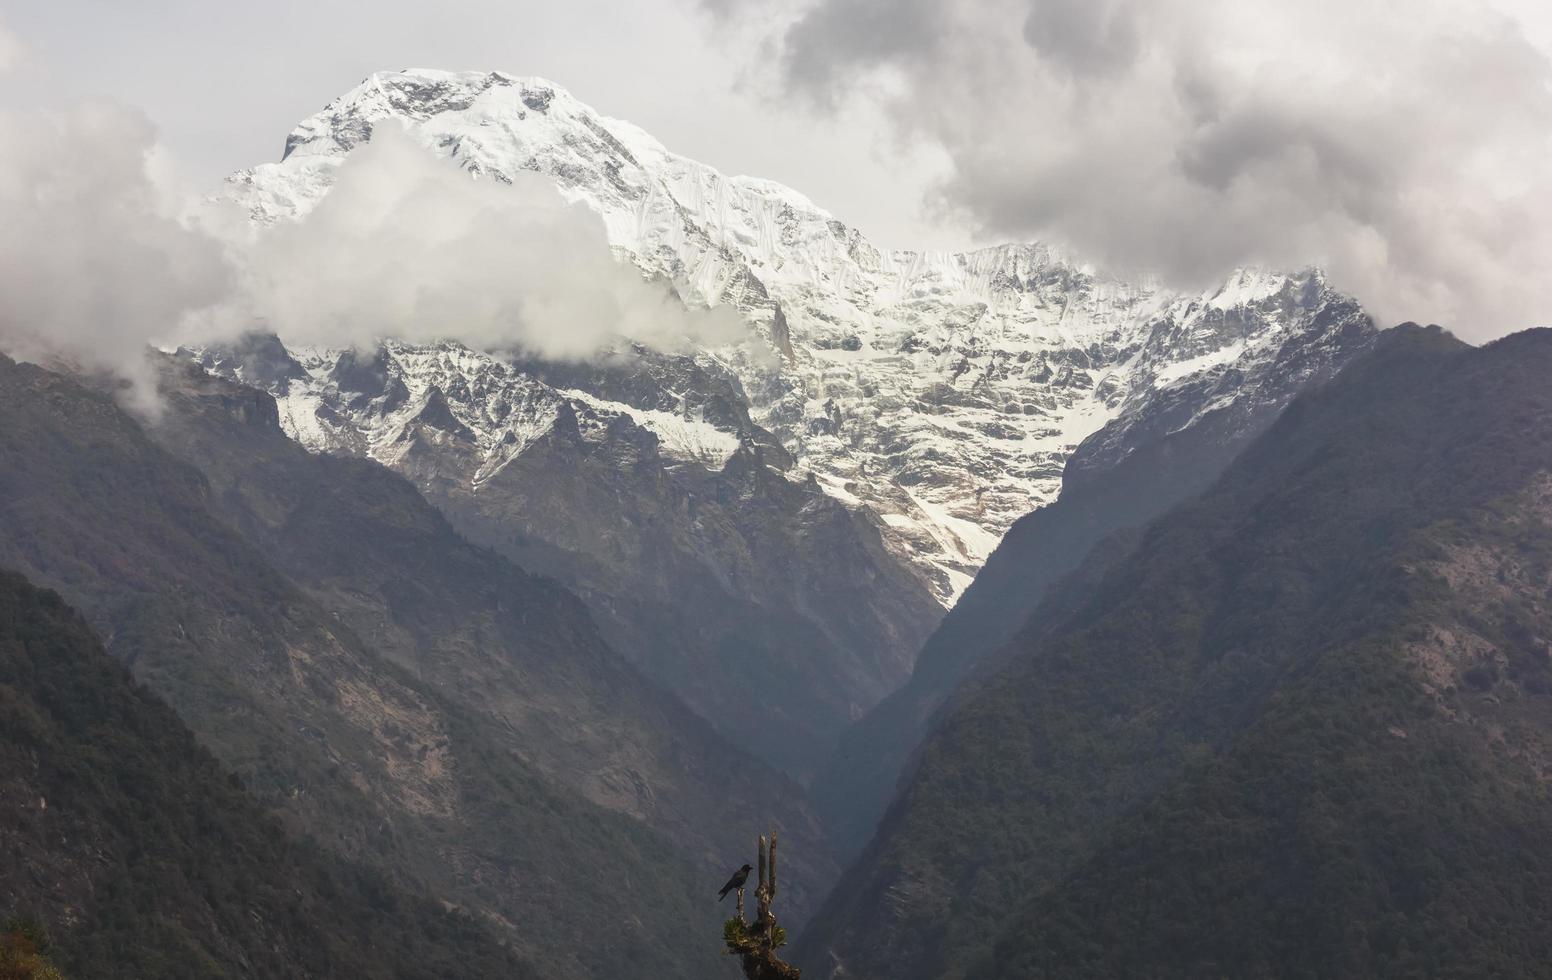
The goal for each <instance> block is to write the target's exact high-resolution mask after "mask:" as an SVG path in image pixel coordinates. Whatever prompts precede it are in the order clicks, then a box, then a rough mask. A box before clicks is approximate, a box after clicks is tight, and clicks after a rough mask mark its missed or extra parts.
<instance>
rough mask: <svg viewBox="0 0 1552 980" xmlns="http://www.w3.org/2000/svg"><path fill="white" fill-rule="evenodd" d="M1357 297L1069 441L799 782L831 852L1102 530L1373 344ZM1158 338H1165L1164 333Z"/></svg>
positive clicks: (1201, 480) (1190, 479)
mask: <svg viewBox="0 0 1552 980" xmlns="http://www.w3.org/2000/svg"><path fill="white" fill-rule="evenodd" d="M1375 337H1376V333H1375V330H1374V327H1373V324H1372V323H1371V322H1370V320H1369V319H1368V317H1367V316H1365V315H1364V314H1363V311H1362V310H1361V309H1359V308H1358V306H1357V304H1355V303H1352V302H1351V301H1349V300H1345V299H1334V300H1331V301H1330V302H1328V303H1327V304H1326V305H1324V306H1322V307H1320V308H1319V312H1318V314H1317V315H1316V316H1315V317H1314V318H1313V320H1312V321H1311V322H1310V323H1309V324H1308V325H1307V326H1306V329H1304V330H1302V331H1297V332H1292V333H1290V334H1289V335H1288V336H1287V337H1286V338H1285V340H1284V342H1283V344H1282V345H1281V347H1280V348H1278V349H1277V351H1276V353H1275V355H1274V356H1272V357H1270V358H1269V359H1268V360H1267V362H1266V363H1264V364H1261V365H1260V366H1259V367H1258V368H1257V369H1255V370H1249V369H1247V368H1246V367H1245V366H1243V365H1235V366H1230V367H1228V368H1227V369H1224V370H1220V371H1209V372H1206V373H1204V374H1203V375H1201V376H1198V377H1194V378H1191V379H1189V380H1186V381H1183V382H1181V383H1179V384H1176V385H1173V386H1170V387H1167V388H1164V389H1161V390H1159V391H1153V392H1150V393H1149V394H1148V396H1147V397H1139V398H1137V399H1135V401H1134V402H1133V403H1131V404H1129V405H1128V407H1127V409H1126V411H1124V412H1123V413H1122V414H1121V415H1120V416H1119V417H1118V418H1117V419H1116V420H1115V421H1113V422H1111V423H1110V424H1109V425H1107V426H1105V428H1103V429H1102V430H1100V431H1099V432H1097V433H1095V434H1094V435H1093V436H1091V437H1090V438H1088V439H1087V440H1085V441H1084V442H1083V444H1082V445H1080V446H1079V447H1078V449H1077V451H1076V452H1075V453H1074V454H1073V456H1072V458H1071V459H1070V460H1069V462H1068V464H1067V472H1066V475H1065V477H1064V480H1063V486H1062V493H1061V497H1060V498H1058V499H1057V500H1056V501H1055V502H1054V503H1051V504H1047V505H1046V506H1044V507H1042V508H1040V509H1039V510H1037V511H1034V512H1033V513H1031V514H1029V515H1027V516H1025V517H1023V518H1021V519H1020V520H1019V521H1018V522H1017V523H1015V524H1014V525H1013V527H1012V528H1011V529H1010V530H1009V531H1008V534H1007V536H1006V537H1004V538H1003V540H1002V543H1001V544H999V545H998V546H997V550H996V551H994V552H993V553H992V555H991V557H990V558H989V559H988V560H987V562H986V566H985V567H984V568H983V569H981V572H980V574H979V575H977V576H976V579H975V582H974V583H973V584H972V585H971V586H970V588H969V589H967V590H966V591H965V594H964V597H963V598H961V599H960V600H959V603H958V604H957V605H956V606H955V607H954V608H953V609H951V610H949V612H948V615H947V616H945V617H944V619H943V622H942V623H941V624H940V626H939V627H938V629H937V630H936V631H934V632H933V634H932V636H931V638H930V639H929V640H928V641H927V643H926V645H925V647H923V649H922V652H921V656H920V657H919V658H918V659H917V662H916V668H915V672H914V673H913V674H912V676H911V679H910V681H909V682H907V683H906V685H905V686H904V687H902V688H901V689H900V690H899V691H897V692H895V693H894V694H892V695H891V696H890V697H889V698H887V699H885V700H884V701H883V702H882V703H881V704H879V705H878V707H876V708H875V709H873V711H871V712H870V713H869V714H868V715H867V716H866V717H864V718H863V719H862V720H861V721H859V722H858V723H857V724H856V725H854V726H853V727H852V728H851V729H849V730H848V731H847V732H846V734H845V735H844V736H843V737H842V739H841V742H840V745H839V748H838V749H837V751H836V753H835V754H834V756H833V757H832V758H831V759H830V760H829V762H828V763H827V765H826V766H825V767H824V769H823V770H821V772H820V774H819V776H818V777H817V778H816V780H815V781H814V783H813V785H812V787H811V793H812V795H813V798H814V801H815V804H816V805H817V806H818V807H819V808H820V810H821V813H822V815H823V817H824V819H825V823H826V826H827V827H828V828H829V829H830V834H831V837H832V839H833V840H834V841H835V842H836V845H837V847H838V848H839V849H840V850H841V852H842V855H843V857H850V856H852V855H855V854H856V853H857V852H858V851H859V850H860V849H861V848H862V846H863V845H864V844H865V843H866V842H867V840H868V838H869V837H870V836H871V835H872V833H873V830H874V828H875V827H876V825H877V823H878V819H879V817H880V816H881V815H882V814H883V812H884V809H885V807H886V806H888V804H889V801H890V799H891V798H892V797H893V795H894V793H895V791H896V789H897V786H898V783H899V780H900V778H901V774H902V770H907V769H908V763H907V760H908V759H909V757H910V755H911V752H912V751H913V750H914V749H915V748H916V747H917V746H918V745H920V744H921V743H922V740H923V739H924V738H925V737H926V735H927V733H928V732H929V731H930V729H931V727H932V724H933V719H934V718H935V717H936V714H937V712H938V709H939V708H940V707H941V706H942V705H943V703H944V702H945V701H946V700H947V699H948V698H949V696H950V695H951V694H952V692H953V691H954V689H955V688H956V687H957V686H958V685H959V684H960V683H961V682H963V681H964V680H965V678H966V677H968V676H970V675H971V673H972V672H974V671H975V670H976V669H977V667H978V666H980V665H981V664H982V663H983V662H985V661H987V660H988V659H992V658H994V655H995V654H996V653H997V651H998V650H999V649H1001V648H1002V647H1003V646H1004V645H1005V644H1006V643H1007V642H1008V641H1009V640H1010V639H1011V638H1012V637H1013V636H1014V634H1015V633H1017V632H1018V631H1019V629H1020V628H1021V627H1023V626H1024V624H1025V623H1026V621H1028V619H1029V618H1030V616H1031V615H1033V614H1035V612H1036V611H1037V610H1038V609H1039V608H1040V606H1041V604H1042V603H1043V602H1044V601H1045V599H1046V597H1047V595H1048V593H1049V592H1050V590H1051V589H1052V588H1053V586H1054V585H1055V584H1056V583H1057V582H1059V581H1061V580H1062V578H1063V577H1064V576H1067V575H1069V574H1070V573H1072V572H1074V570H1076V569H1077V568H1078V567H1079V566H1080V564H1082V563H1083V561H1084V559H1085V558H1086V557H1087V556H1088V555H1089V554H1090V552H1091V550H1092V549H1094V547H1095V546H1096V545H1097V544H1099V543H1100V542H1101V541H1103V540H1104V539H1105V538H1106V537H1107V536H1109V535H1111V534H1114V533H1116V532H1118V531H1121V530H1123V529H1127V528H1136V527H1140V526H1142V525H1144V524H1146V523H1147V522H1148V521H1150V520H1152V519H1153V518H1156V517H1158V516H1159V515H1160V514H1163V513H1164V512H1165V511H1167V510H1169V509H1170V508H1171V507H1173V506H1175V505H1176V504H1178V503H1180V502H1181V501H1183V500H1185V499H1187V498H1188V497H1190V496H1192V495H1194V494H1196V493H1199V492H1201V491H1202V490H1204V489H1206V488H1207V487H1208V486H1209V485H1210V484H1211V483H1212V482H1213V481H1214V480H1215V479H1217V477H1218V476H1219V474H1221V473H1222V472H1223V470H1224V468H1225V467H1226V466H1228V465H1229V463H1230V461H1232V460H1233V459H1234V457H1235V455H1236V454H1238V453H1239V452H1240V450H1242V449H1243V448H1244V447H1245V446H1246V445H1248V444H1249V443H1250V441H1251V440H1252V439H1254V438H1255V437H1256V436H1257V435H1259V434H1260V433H1261V432H1263V431H1264V430H1265V429H1266V428H1267V427H1268V426H1270V425H1271V424H1272V422H1273V421H1274V420H1275V419H1276V418H1277V416H1278V414H1279V413H1280V412H1281V411H1282V410H1283V408H1284V407H1285V406H1286V405H1287V404H1288V403H1289V402H1290V401H1291V400H1292V399H1293V398H1294V397H1295V396H1296V395H1298V393H1299V392H1301V391H1303V390H1306V389H1308V388H1312V387H1315V386H1318V385H1320V384H1322V383H1324V382H1325V381H1326V380H1328V379H1329V378H1330V377H1331V376H1332V375H1333V374H1335V373H1336V372H1337V371H1338V370H1340V369H1341V368H1342V366H1343V365H1345V364H1347V363H1348V362H1349V361H1350V360H1352V359H1353V358H1354V357H1357V356H1359V355H1360V354H1362V353H1363V352H1365V351H1367V350H1368V349H1369V348H1370V346H1371V345H1372V344H1373V343H1374V340H1375ZM1154 342H1155V343H1156V344H1158V345H1159V346H1161V347H1168V346H1169V345H1171V344H1174V343H1177V342H1178V338H1174V337H1172V336H1169V335H1168V334H1167V333H1166V334H1164V335H1162V336H1159V337H1156V338H1155V340H1154Z"/></svg>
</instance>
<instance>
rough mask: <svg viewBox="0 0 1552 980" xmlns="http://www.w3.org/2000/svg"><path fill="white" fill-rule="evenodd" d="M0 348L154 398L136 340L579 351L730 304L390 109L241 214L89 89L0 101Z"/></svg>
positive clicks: (668, 334)
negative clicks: (484, 175)
mask: <svg viewBox="0 0 1552 980" xmlns="http://www.w3.org/2000/svg"><path fill="white" fill-rule="evenodd" d="M0 143H3V144H4V145H5V146H6V147H7V148H8V152H7V153H6V155H5V157H4V158H3V159H0V297H3V298H0V350H5V351H7V352H9V353H11V354H13V355H15V356H19V357H22V358H25V359H49V358H55V357H64V358H66V359H68V360H70V361H73V362H76V363H79V364H81V365H82V366H84V367H87V368H89V369H96V370H111V371H115V372H118V373H120V374H121V375H123V376H124V377H125V378H127V379H128V380H129V381H130V388H129V395H130V401H131V402H132V403H133V404H135V405H137V406H138V407H140V408H142V409H143V410H146V411H155V409H156V402H155V398H154V395H153V394H152V387H151V386H150V384H149V381H148V375H147V374H146V372H145V369H144V367H143V364H142V361H143V354H144V351H145V349H146V346H147V345H148V344H166V343H177V342H180V341H183V340H185V339H189V338H198V339H200V340H202V341H210V340H213V339H221V338H230V337H235V336H238V335H240V334H241V333H243V332H244V331H247V330H251V329H253V328H254V326H255V325H256V324H266V325H269V326H270V327H271V328H272V329H278V330H283V331H284V332H285V333H286V335H287V336H288V337H291V338H293V339H294V340H295V341H296V342H298V343H311V344H318V345H323V346H330V347H350V346H370V345H371V344H373V343H375V341H376V340H377V339H379V338H381V337H384V336H394V337H399V338H402V339H405V340H411V341H418V342H428V341H433V340H438V339H442V338H445V337H453V336H456V337H457V338H458V339H460V340H462V341H465V342H467V343H470V344H473V345H475V346H478V347H482V348H486V349H505V348H512V349H518V350H522V351H524V352H527V353H531V354H536V355H539V356H542V357H547V358H556V359H573V360H585V359H587V358H589V357H591V356H592V355H594V354H596V353H598V352H599V351H601V350H603V349H604V348H606V347H609V346H610V345H612V344H615V343H617V342H619V341H620V340H621V339H622V338H623V339H626V340H631V341H635V342H637V343H641V344H645V345H647V346H649V347H652V348H655V349H660V350H679V349H681V348H684V347H685V346H687V345H692V344H718V343H727V342H733V341H736V340H738V339H740V338H741V337H743V336H744V335H745V330H746V328H745V327H744V325H743V323H742V321H741V320H740V319H739V317H738V315H737V313H735V312H734V311H732V310H730V309H711V310H706V309H700V310H687V309H686V308H685V306H684V304H683V302H682V301H681V300H680V299H679V297H678V296H677V295H676V294H675V293H674V292H673V290H672V288H671V287H670V286H669V285H667V284H666V283H661V282H648V281H646V280H644V279H643V278H642V277H641V276H640V274H639V273H637V272H636V271H635V270H634V269H632V268H630V267H629V266H626V265H623V264H621V263H619V262H618V261H616V260H615V257H614V254H613V252H612V251H611V249H610V246H609V242H608V240H607V238H606V236H605V233H604V229H603V225H602V222H601V221H600V220H599V218H598V216H597V215H596V214H593V213H592V212H590V211H588V210H586V209H585V208H582V207H578V206H573V205H570V204H567V203H566V202H565V201H564V200H562V198H561V197H560V195H559V194H558V193H557V192H556V190H555V188H554V186H553V183H552V182H550V181H549V180H548V179H547V178H545V177H542V176H539V175H537V174H527V173H523V174H518V175H516V176H515V177H514V178H512V179H510V180H502V181H496V180H491V179H483V180H482V179H476V178H475V177H474V176H473V175H471V174H469V173H467V172H465V171H463V170H461V169H460V168H459V167H458V166H456V165H455V164H453V163H450V162H448V161H446V160H443V159H439V158H438V157H436V156H435V155H433V154H432V153H430V152H428V151H427V150H426V149H425V148H423V147H421V146H420V145H418V144H417V143H415V141H414V140H413V139H412V138H411V137H409V136H408V135H406V134H405V133H404V132H403V131H402V130H399V129H397V128H395V127H393V126H383V127H380V131H379V132H378V133H376V134H375V138H374V139H373V140H372V142H371V144H370V145H369V146H367V147H364V148H363V149H362V151H361V152H360V153H358V154H355V155H354V156H353V157H352V158H351V160H350V162H349V163H348V164H347V165H346V166H344V167H342V168H341V171H340V174H339V180H338V184H337V185H336V187H335V189H334V192H333V193H331V194H330V195H329V197H328V200H327V201H325V202H323V204H322V205H320V206H319V207H318V208H317V209H316V210H315V211H313V212H312V213H311V214H309V215H307V216H306V217H305V218H301V219H298V220H296V221H294V222H285V223H281V224H278V225H276V226H273V227H269V228H264V229H257V230H256V229H255V228H254V227H253V226H251V225H250V224H249V223H248V222H247V220H246V219H245V218H244V217H243V216H241V215H237V214H233V213H231V212H230V206H229V205H221V204H208V205H193V204H191V202H190V200H189V199H188V198H187V197H180V196H179V195H178V194H176V193H174V192H172V191H171V190H170V189H169V186H168V185H169V182H168V181H167V180H165V179H162V178H161V176H160V175H161V171H162V170H164V169H165V167H164V166H163V165H162V162H163V161H162V159H161V157H160V156H159V150H158V148H157V144H156V132H155V128H154V126H153V125H152V124H151V122H150V120H148V119H147V118H146V117H145V116H144V115H142V114H141V113H139V112H138V111H136V110H134V109H131V108H128V107H125V106H122V105H119V104H117V103H113V102H106V101H104V102H94V103H89V104H81V105H77V106H73V107H70V108H68V109H65V110H61V111H53V112H36V113H0Z"/></svg>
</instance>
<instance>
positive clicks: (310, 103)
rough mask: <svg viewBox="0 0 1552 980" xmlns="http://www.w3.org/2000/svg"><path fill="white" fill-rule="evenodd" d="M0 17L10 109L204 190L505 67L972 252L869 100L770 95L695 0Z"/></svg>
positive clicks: (929, 164)
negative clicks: (89, 120) (935, 208)
mask: <svg viewBox="0 0 1552 980" xmlns="http://www.w3.org/2000/svg"><path fill="white" fill-rule="evenodd" d="M0 23H3V24H5V25H6V26H8V27H9V29H10V31H11V33H13V34H14V35H16V36H17V37H18V38H19V39H20V40H21V42H22V43H23V44H24V45H25V46H26V48H27V51H26V54H25V61H24V64H23V65H22V66H20V68H19V69H17V70H15V71H13V72H11V73H10V74H9V75H8V76H0V99H3V101H4V102H5V103H7V104H9V105H11V106H12V107H17V106H23V107H30V106H33V105H37V104H42V103H52V104H55V105H58V104H61V103H64V102H66V101H69V100H71V99H75V98H79V97H83V96H96V95H111V96H112V97H114V98H116V99H118V100H120V101H122V102H125V103H128V104H130V105H132V106H136V107H138V108H140V109H141V110H143V111H144V112H145V113H146V114H147V115H148V116H149V117H150V118H151V119H152V120H153V121H154V122H155V123H156V124H157V126H158V127H159V129H160V130H161V134H162V140H163V142H164V143H165V144H166V145H167V147H168V148H169V149H170V150H171V152H172V153H173V155H174V157H175V158H176V161H177V163H178V164H179V165H180V167H181V168H182V169H183V170H184V171H186V172H187V173H188V174H189V175H190V176H191V177H193V178H195V179H197V180H199V181H202V182H205V183H213V182H215V181H217V180H219V179H220V177H222V176H224V175H225V174H226V173H229V172H230V171H232V170H236V169H238V168H241V167H246V166H251V165H253V164H255V163H261V162H265V161H268V160H273V159H275V158H277V157H278V155H279V153H280V150H281V147H282V145H283V143H284V141H285V136H286V133H287V132H289V131H290V129H291V127H292V126H294V125H295V124H296V123H297V122H299V121H300V120H301V119H303V118H304V117H305V116H307V115H310V114H311V113H313V112H316V111H317V110H318V109H319V108H321V107H322V106H323V105H324V104H325V103H326V102H328V101H329V100H331V99H333V98H334V97H336V96H338V95H341V94H343V93H344V92H345V91H347V90H348V89H350V88H351V87H352V86H354V85H355V84H356V83H357V82H359V81H360V80H361V79H362V78H364V77H365V76H366V75H367V74H368V73H370V72H372V71H378V70H384V69H395V68H404V67H412V66H413V67H432V68H447V69H452V70H465V69H469V70H484V69H500V70H504V71H510V72H513V73H515V74H528V75H543V76H545V77H547V78H549V79H551V80H552V81H554V82H556V83H557V84H559V85H561V86H563V87H564V88H567V89H569V90H570V91H571V92H572V93H573V94H574V95H576V96H577V97H578V98H580V99H582V100H583V101H584V102H587V103H588V104H590V105H592V106H593V107H594V108H595V109H597V110H598V111H600V112H602V113H605V114H606V115H611V116H616V117H618V118H622V119H628V120H630V121H631V122H633V123H635V124H637V125H639V126H641V127H642V128H644V129H646V130H647V131H648V132H650V133H652V134H653V135H655V136H657V137H658V138H659V139H661V140H662V141H663V142H664V143H665V144H666V145H667V146H668V147H669V148H670V149H673V150H675V151H676V152H679V153H683V154H685V155H687V156H690V157H693V158H695V159H698V160H702V161H704V162H706V163H710V164H712V165H713V166H716V167H718V168H719V169H722V170H724V171H727V172H730V173H749V174H754V175H757V176H761V177H768V178H771V179H775V180H779V181H781V182H783V183H786V184H789V185H791V186H793V187H795V188H797V189H799V190H801V191H803V192H804V193H806V194H808V195H809V196H810V197H811V198H813V199H814V200H815V201H817V202H818V203H819V204H821V205H822V206H825V207H827V208H829V209H830V210H832V211H835V212H836V213H837V214H839V215H841V216H843V217H844V218H845V219H846V220H847V221H849V222H851V223H853V224H855V225H858V226H859V227H862V228H864V229H865V230H866V231H867V232H868V233H869V234H870V235H872V236H874V237H876V238H877V239H879V240H880V241H881V242H882V243H883V244H886V245H897V246H900V247H904V246H907V245H914V244H917V243H921V244H924V245H925V244H932V245H939V244H942V245H952V244H959V243H963V241H964V240H965V238H964V235H963V234H962V233H956V232H954V231H953V230H951V229H948V228H945V227H941V226H933V225H931V223H929V222H926V221H923V220H920V219H919V217H918V215H919V212H920V210H921V209H920V207H919V205H920V201H921V198H922V188H923V186H924V185H925V183H926V181H927V178H928V177H929V176H930V175H931V173H932V172H933V171H934V164H936V165H937V166H938V168H939V169H941V159H942V156H941V154H938V153H934V152H933V151H931V150H922V151H919V152H917V153H915V154H911V153H903V152H901V150H900V148H899V147H898V146H897V145H895V143H894V142H893V140H892V137H890V136H889V134H888V133H887V132H886V130H885V128H884V127H883V126H882V125H880V124H879V122H878V118H877V114H876V113H874V112H870V111H868V110H867V109H866V107H863V106H853V107H848V108H847V109H845V110H844V111H843V113H842V114H841V115H839V116H836V117H822V118H821V117H817V116H815V115H814V114H812V113H810V112H808V111H806V108H804V107H801V106H798V105H795V104H792V103H790V102H788V101H787V100H785V99H783V98H780V97H773V95H772V93H773V92H774V87H773V86H772V85H770V84H769V82H770V80H771V78H773V77H774V76H771V75H764V74H763V73H762V69H763V66H762V64H761V55H760V51H759V45H760V36H759V35H760V32H759V26H760V23H761V21H759V20H754V21H750V22H749V23H747V24H746V25H744V26H745V28H747V29H741V30H738V31H731V32H730V31H728V30H725V29H723V30H715V29H713V25H712V23H711V19H710V18H709V17H708V16H707V15H706V14H705V13H704V12H703V11H702V10H701V9H699V8H698V6H697V4H696V2H695V0H637V2H630V3H621V2H604V0H543V2H537V0H463V2H457V0H454V2H442V3H426V2H423V0H379V2H374V3H362V2H350V3H345V2H338V0H260V2H243V3H232V2H227V0H0ZM0 54H3V52H0ZM880 150H882V152H880Z"/></svg>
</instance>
